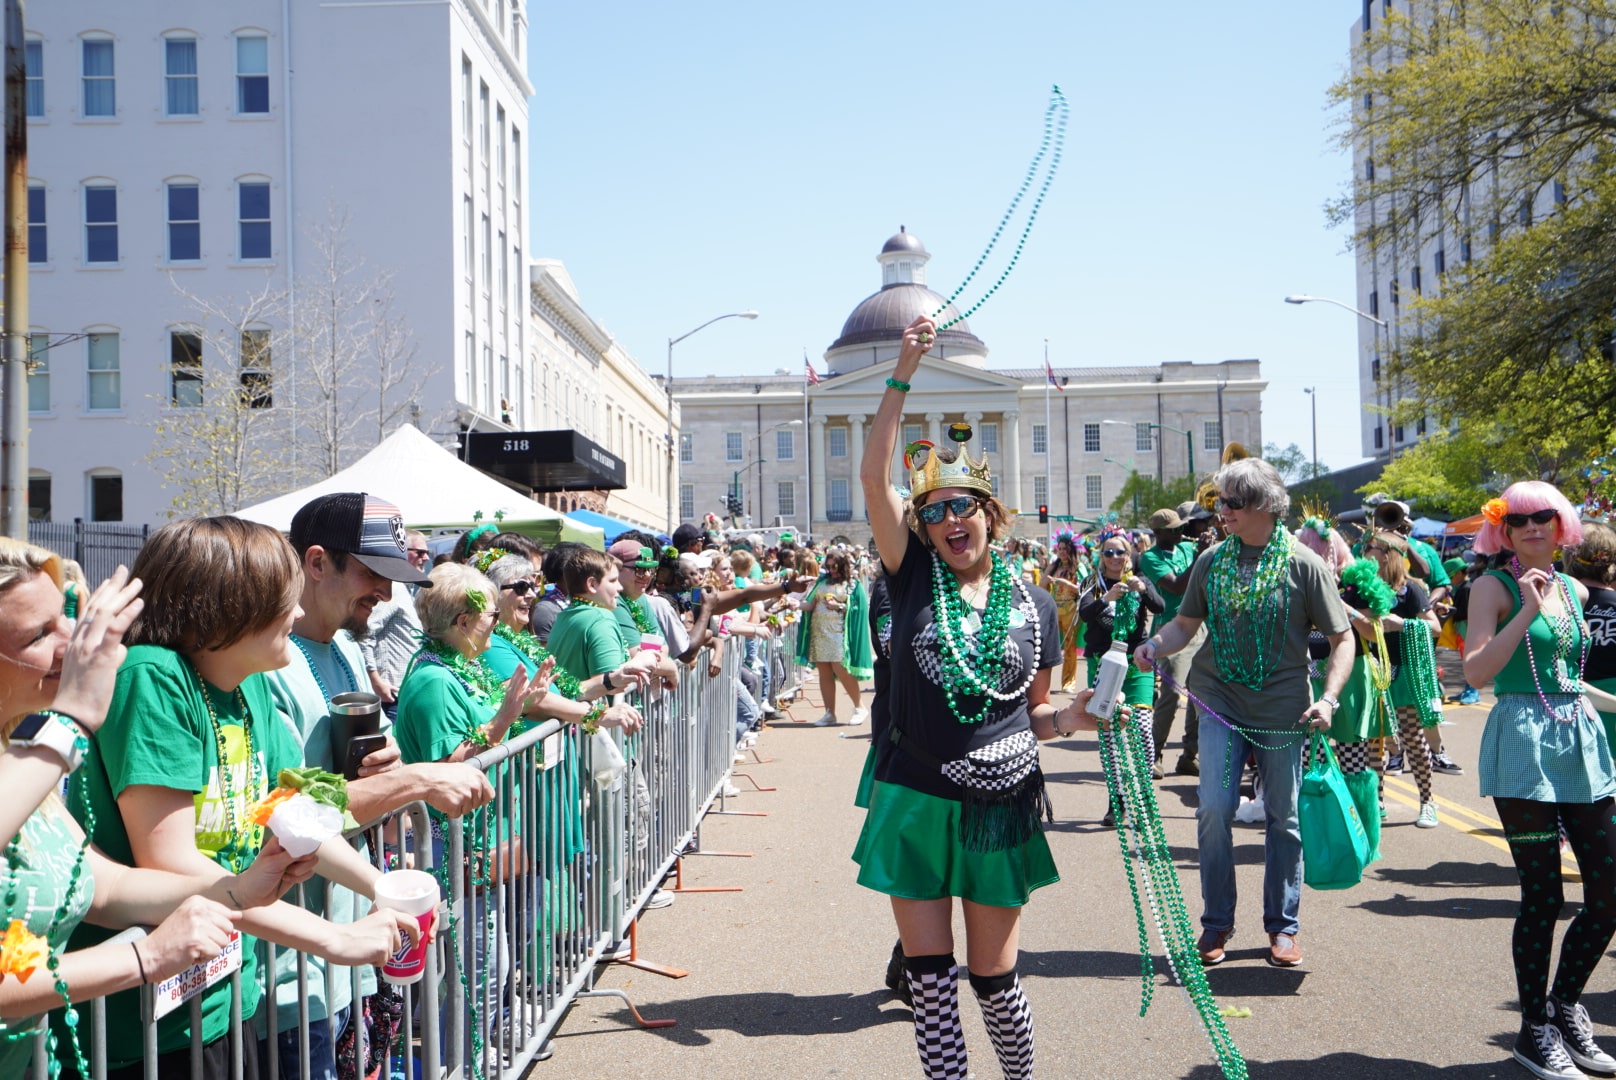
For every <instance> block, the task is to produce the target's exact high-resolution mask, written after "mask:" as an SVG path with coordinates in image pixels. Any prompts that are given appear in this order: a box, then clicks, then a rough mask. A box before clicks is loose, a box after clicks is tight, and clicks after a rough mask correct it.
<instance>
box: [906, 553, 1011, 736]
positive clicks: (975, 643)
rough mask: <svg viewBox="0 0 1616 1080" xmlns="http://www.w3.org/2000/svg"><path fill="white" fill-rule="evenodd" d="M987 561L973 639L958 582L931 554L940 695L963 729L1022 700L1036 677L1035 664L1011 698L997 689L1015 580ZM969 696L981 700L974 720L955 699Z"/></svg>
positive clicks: (997, 562) (971, 614)
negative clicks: (984, 595)
mask: <svg viewBox="0 0 1616 1080" xmlns="http://www.w3.org/2000/svg"><path fill="white" fill-rule="evenodd" d="M989 558H990V559H991V560H992V565H991V567H990V569H989V571H988V602H987V607H986V609H985V610H984V611H983V612H982V619H981V626H980V628H979V629H977V630H976V632H975V633H974V634H972V633H971V629H970V626H971V623H972V621H973V620H974V619H975V616H976V612H975V611H974V610H973V609H972V608H971V606H970V605H969V604H967V603H966V602H965V598H964V597H963V596H961V595H960V587H959V579H958V578H956V577H955V576H954V574H953V573H952V572H951V571H949V570H948V569H946V568H945V567H944V566H943V560H942V558H941V557H940V556H939V555H938V554H937V553H936V552H935V551H934V552H932V553H931V570H932V575H931V602H932V615H933V617H934V618H935V620H936V624H937V637H938V640H939V641H940V642H941V643H942V646H943V647H942V649H941V650H940V659H941V661H942V668H943V671H942V680H941V681H942V687H943V695H944V697H946V698H947V699H948V711H949V712H951V713H953V714H954V719H956V720H958V721H959V722H960V723H962V724H980V723H981V722H982V721H983V720H985V719H987V715H988V711H989V710H990V709H992V708H993V703H994V702H995V701H1014V700H1015V699H1017V698H1019V697H1021V696H1022V695H1023V694H1025V693H1026V692H1027V687H1029V686H1031V685H1032V680H1033V677H1034V676H1035V675H1036V674H1037V664H1036V658H1035V662H1034V663H1033V664H1032V665H1030V666H1029V667H1028V669H1027V678H1026V680H1025V681H1024V682H1023V683H1022V684H1021V686H1019V687H1018V688H1016V689H1015V690H1013V691H1009V692H1004V691H1001V690H1000V689H999V676H1000V674H1001V673H1002V672H1003V670H1004V643H1005V641H1006V640H1007V639H1008V638H1009V636H1010V609H1011V607H1012V606H1013V602H1012V595H1013V593H1014V592H1015V588H1016V582H1017V580H1018V579H1017V578H1016V577H1015V576H1014V575H1012V574H1011V573H1010V567H1009V565H1008V564H1007V563H1006V562H1005V561H1004V560H1003V559H1002V558H1000V557H999V556H998V555H997V554H996V553H995V554H991V555H989ZM1023 588H1025V586H1023ZM1035 626H1036V623H1035ZM962 638H964V644H963V646H962V645H961V639H962ZM967 696H969V697H982V698H983V699H984V700H983V702H982V708H980V709H979V710H977V711H976V713H975V714H972V715H967V714H966V713H965V712H964V711H962V709H961V708H960V701H959V699H960V698H962V697H967Z"/></svg>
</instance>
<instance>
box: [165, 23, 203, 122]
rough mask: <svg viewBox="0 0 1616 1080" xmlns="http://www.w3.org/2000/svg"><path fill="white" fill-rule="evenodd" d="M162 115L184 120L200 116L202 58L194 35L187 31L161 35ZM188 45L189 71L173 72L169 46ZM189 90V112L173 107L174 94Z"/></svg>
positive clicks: (172, 58) (172, 60)
mask: <svg viewBox="0 0 1616 1080" xmlns="http://www.w3.org/2000/svg"><path fill="white" fill-rule="evenodd" d="M162 40H163V115H164V116H166V117H170V118H184V117H194V116H200V115H201V114H202V81H201V69H202V58H201V56H200V50H199V49H198V47H197V40H196V35H195V34H193V33H191V32H190V31H189V30H176V31H173V32H171V33H167V34H164V35H163V39H162ZM174 45H189V46H190V47H191V70H190V71H175V70H174V69H173V62H174V57H173V54H172V53H171V52H170V51H169V49H170V46H174ZM185 89H189V91H190V94H191V108H190V110H189V111H184V110H180V109H176V108H175V107H174V94H175V91H177V90H185Z"/></svg>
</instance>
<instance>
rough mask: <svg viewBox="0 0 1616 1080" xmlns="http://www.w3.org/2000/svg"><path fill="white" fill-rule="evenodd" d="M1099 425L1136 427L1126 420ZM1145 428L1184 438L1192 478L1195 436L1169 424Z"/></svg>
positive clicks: (1110, 421) (1109, 421) (1152, 425)
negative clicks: (1170, 432) (1168, 432)
mask: <svg viewBox="0 0 1616 1080" xmlns="http://www.w3.org/2000/svg"><path fill="white" fill-rule="evenodd" d="M1100 423H1102V424H1114V425H1116V426H1117V427H1136V426H1137V425H1135V424H1130V423H1129V422H1128V421H1126V420H1101V421H1100ZM1145 426H1146V427H1149V428H1154V429H1156V430H1157V431H1176V432H1178V433H1179V434H1180V435H1182V436H1184V452H1185V455H1186V460H1187V461H1188V463H1189V467H1190V476H1191V477H1193V476H1194V475H1195V436H1194V435H1192V434H1191V433H1190V432H1188V431H1185V430H1184V429H1183V428H1180V427H1173V426H1172V425H1171V424H1149V423H1147V424H1146V425H1145ZM1157 479H1160V477H1158V478H1157Z"/></svg>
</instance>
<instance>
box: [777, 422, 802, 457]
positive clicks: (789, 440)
mask: <svg viewBox="0 0 1616 1080" xmlns="http://www.w3.org/2000/svg"><path fill="white" fill-rule="evenodd" d="M774 460H776V461H795V460H797V433H796V432H794V431H792V430H791V429H790V428H781V429H780V430H778V431H776V432H775V433H774Z"/></svg>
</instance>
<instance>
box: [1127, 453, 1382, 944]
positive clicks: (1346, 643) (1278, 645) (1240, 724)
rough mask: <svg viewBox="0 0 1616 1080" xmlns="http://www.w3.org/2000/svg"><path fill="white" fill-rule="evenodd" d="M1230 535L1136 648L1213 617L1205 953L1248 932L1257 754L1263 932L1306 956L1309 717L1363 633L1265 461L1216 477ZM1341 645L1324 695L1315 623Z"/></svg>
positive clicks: (1319, 720) (1178, 637)
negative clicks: (1244, 879)
mask: <svg viewBox="0 0 1616 1080" xmlns="http://www.w3.org/2000/svg"><path fill="white" fill-rule="evenodd" d="M1213 481H1214V483H1215V484H1216V487H1217V492H1218V508H1219V514H1220V516H1221V518H1222V520H1223V525H1224V528H1225V529H1226V531H1227V532H1228V534H1229V535H1228V538H1227V539H1226V540H1224V541H1222V542H1221V543H1220V544H1218V545H1217V546H1216V547H1215V548H1213V549H1212V550H1211V551H1210V552H1208V553H1206V554H1203V555H1202V556H1201V557H1200V558H1199V559H1197V560H1196V562H1195V567H1194V569H1192V570H1191V571H1190V582H1189V587H1188V588H1187V589H1185V592H1184V600H1183V603H1182V604H1180V606H1179V609H1178V615H1177V616H1176V617H1175V618H1174V619H1173V621H1172V622H1170V623H1168V624H1167V625H1166V626H1164V627H1162V629H1161V630H1160V631H1159V632H1157V633H1156V634H1155V635H1154V636H1152V637H1151V638H1150V639H1148V640H1147V641H1145V642H1144V644H1142V645H1140V646H1139V648H1138V649H1136V650H1134V659H1135V662H1136V663H1138V664H1139V665H1140V666H1141V667H1144V668H1147V669H1148V668H1151V667H1153V666H1154V665H1155V662H1156V659H1157V658H1158V657H1167V656H1171V655H1172V654H1173V653H1175V652H1177V651H1178V650H1180V649H1182V648H1184V647H1185V646H1186V645H1188V644H1189V643H1190V641H1191V640H1192V639H1193V638H1194V637H1195V634H1196V632H1197V631H1198V630H1199V629H1200V628H1201V624H1202V623H1203V622H1205V623H1206V624H1207V626H1208V635H1207V637H1208V647H1204V648H1202V649H1201V651H1200V653H1199V654H1198V655H1197V656H1196V658H1195V663H1194V664H1193V665H1192V666H1191V669H1190V678H1189V690H1190V692H1191V693H1192V694H1193V695H1194V698H1195V699H1196V701H1197V704H1198V706H1199V707H1200V709H1201V718H1200V721H1201V744H1200V745H1201V783H1200V806H1199V808H1198V809H1197V810H1196V814H1195V816H1196V832H1197V836H1198V838H1199V850H1200V868H1201V901H1202V905H1203V906H1202V912H1201V926H1202V934H1201V940H1200V942H1199V946H1198V947H1199V950H1200V954H1201V961H1202V963H1204V964H1207V965H1212V964H1218V963H1222V961H1223V959H1224V946H1226V945H1227V944H1228V942H1229V939H1230V938H1232V937H1233V936H1234V930H1235V874H1234V835H1233V825H1234V812H1235V809H1236V807H1238V806H1239V803H1240V774H1241V771H1242V765H1243V763H1244V762H1245V760H1246V758H1247V757H1248V756H1253V755H1254V756H1255V757H1256V759H1257V768H1258V771H1259V772H1260V773H1261V774H1262V778H1263V806H1264V811H1265V814H1266V817H1267V833H1266V838H1265V844H1264V872H1263V929H1264V930H1266V931H1267V933H1268V944H1269V949H1268V962H1269V963H1270V964H1273V965H1275V966H1277V967H1295V966H1296V965H1298V964H1300V963H1301V962H1302V952H1301V949H1300V948H1299V947H1298V946H1297V944H1296V936H1297V931H1298V929H1299V928H1300V924H1299V922H1298V909H1299V907H1300V903H1301V891H1302V836H1301V830H1300V827H1299V825H1298V823H1297V818H1296V800H1297V795H1298V792H1299V789H1300V786H1301V782H1302V747H1303V745H1304V744H1305V742H1306V738H1307V733H1308V727H1309V726H1312V727H1313V728H1316V729H1320V730H1322V729H1326V728H1328V727H1329V726H1330V721H1331V717H1332V716H1333V715H1334V713H1335V710H1336V708H1337V707H1338V705H1339V702H1340V694H1341V690H1342V687H1343V686H1344V685H1345V684H1346V681H1347V676H1348V673H1349V672H1350V671H1351V669H1352V656H1353V646H1352V634H1351V629H1350V626H1349V624H1348V622H1347V613H1346V611H1345V609H1344V608H1343V607H1342V604H1341V597H1340V595H1339V593H1338V592H1337V591H1336V585H1335V579H1334V575H1332V574H1331V573H1330V570H1329V568H1328V567H1327V566H1325V565H1324V562H1323V560H1321V559H1320V558H1319V557H1318V556H1317V555H1315V554H1313V552H1311V551H1309V550H1308V549H1307V548H1305V547H1302V546H1300V545H1298V544H1297V543H1296V542H1295V540H1294V539H1293V538H1292V537H1291V534H1290V533H1289V532H1288V531H1286V529H1285V528H1284V526H1283V524H1282V523H1281V521H1280V519H1281V518H1282V517H1283V516H1284V515H1285V513H1286V511H1287V510H1288V509H1289V507H1290V496H1289V495H1288V494H1287V493H1286V491H1285V484H1284V481H1283V480H1281V479H1280V476H1279V473H1278V472H1277V471H1276V470H1275V469H1274V467H1273V466H1272V465H1270V464H1268V463H1267V462H1266V461H1263V460H1261V459H1260V458H1245V459H1242V460H1239V461H1234V462H1231V463H1230V464H1228V465H1225V466H1224V467H1223V468H1222V469H1220V470H1219V471H1218V473H1217V475H1216V476H1215V477H1214V478H1213ZM1315 627H1316V628H1317V629H1319V630H1320V631H1322V632H1323V633H1324V634H1325V636H1326V637H1327V638H1328V639H1329V642H1330V654H1329V660H1328V662H1327V665H1326V667H1325V685H1324V694H1323V695H1322V696H1321V697H1320V698H1319V700H1318V701H1313V700H1311V699H1312V694H1311V691H1310V688H1309V686H1308V678H1307V664H1308V649H1307V642H1308V634H1309V631H1310V630H1311V629H1312V628H1315Z"/></svg>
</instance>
